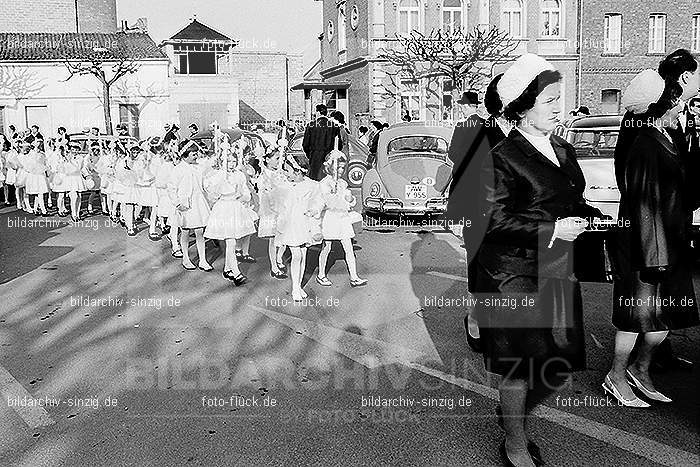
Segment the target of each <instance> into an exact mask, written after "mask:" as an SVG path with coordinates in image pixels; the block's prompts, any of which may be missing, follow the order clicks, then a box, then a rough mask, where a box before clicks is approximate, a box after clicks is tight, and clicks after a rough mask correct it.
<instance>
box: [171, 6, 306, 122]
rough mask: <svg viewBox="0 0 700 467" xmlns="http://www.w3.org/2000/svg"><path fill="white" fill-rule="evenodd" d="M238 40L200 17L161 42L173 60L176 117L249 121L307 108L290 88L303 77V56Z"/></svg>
mask: <svg viewBox="0 0 700 467" xmlns="http://www.w3.org/2000/svg"><path fill="white" fill-rule="evenodd" d="M238 45H239V44H238V41H236V40H233V39H231V38H230V37H228V36H226V35H225V34H222V33H221V32H218V31H216V30H214V29H212V28H210V27H209V26H207V25H205V24H202V23H200V22H199V21H197V19H196V18H193V19H192V20H191V22H190V23H189V24H188V25H186V26H185V27H184V28H183V29H182V30H180V31H179V32H177V33H176V34H175V35H173V36H172V37H171V38H169V39H167V40H165V41H163V42H162V43H161V47H162V48H163V50H164V51H165V53H166V54H167V55H168V57H169V58H170V62H171V66H170V87H171V92H172V96H173V98H172V101H171V114H172V119H173V120H174V121H179V122H180V123H181V124H182V125H188V124H190V123H196V124H197V125H198V126H199V127H200V128H204V127H207V126H208V125H209V124H210V123H211V122H212V121H218V122H219V123H221V124H223V125H224V126H226V127H232V126H235V125H242V126H251V125H256V124H263V125H264V124H266V123H268V122H276V121H277V120H280V119H284V120H287V119H290V118H294V117H296V116H299V115H302V114H303V96H301V95H300V94H299V93H297V92H294V91H292V90H291V89H290V87H291V85H292V83H294V82H296V81H299V80H300V79H301V76H302V73H303V66H302V63H303V58H302V56H301V55H294V54H287V53H284V52H275V51H245V50H236V47H238Z"/></svg>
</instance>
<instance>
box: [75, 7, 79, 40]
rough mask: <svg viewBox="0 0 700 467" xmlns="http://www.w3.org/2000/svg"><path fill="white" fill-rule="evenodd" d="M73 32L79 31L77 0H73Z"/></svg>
mask: <svg viewBox="0 0 700 467" xmlns="http://www.w3.org/2000/svg"><path fill="white" fill-rule="evenodd" d="M75 32H80V26H79V23H78V0H75Z"/></svg>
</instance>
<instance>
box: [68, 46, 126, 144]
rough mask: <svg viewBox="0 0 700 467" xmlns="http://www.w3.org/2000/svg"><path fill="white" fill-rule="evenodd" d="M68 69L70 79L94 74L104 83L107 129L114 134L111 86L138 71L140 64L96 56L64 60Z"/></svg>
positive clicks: (109, 133)
mask: <svg viewBox="0 0 700 467" xmlns="http://www.w3.org/2000/svg"><path fill="white" fill-rule="evenodd" d="M64 65H65V66H66V69H67V70H68V73H69V75H68V78H66V79H65V80H64V81H68V80H70V79H71V78H73V77H74V76H76V75H78V76H82V75H92V76H94V77H95V78H97V80H98V81H99V82H100V84H102V99H100V100H101V102H102V109H103V110H104V117H105V131H106V132H107V134H108V135H111V134H112V110H111V108H110V103H111V97H110V93H111V88H112V85H113V84H114V83H116V82H117V81H119V79H121V78H122V77H123V76H126V75H129V74H133V73H136V72H137V71H138V69H139V68H140V65H139V64H138V63H137V62H136V60H134V59H128V58H120V59H117V60H110V59H108V58H104V59H103V58H100V57H95V58H91V59H89V60H84V61H83V60H81V61H70V60H66V61H65V62H64ZM108 70H109V71H108Z"/></svg>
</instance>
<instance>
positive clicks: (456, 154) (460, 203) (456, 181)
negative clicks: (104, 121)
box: [445, 74, 512, 352]
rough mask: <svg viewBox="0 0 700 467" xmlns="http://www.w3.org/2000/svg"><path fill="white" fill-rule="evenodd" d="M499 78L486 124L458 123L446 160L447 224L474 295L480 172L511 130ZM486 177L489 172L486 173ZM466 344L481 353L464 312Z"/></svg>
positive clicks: (473, 324) (481, 216) (481, 220)
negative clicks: (460, 245) (460, 247)
mask: <svg viewBox="0 0 700 467" xmlns="http://www.w3.org/2000/svg"><path fill="white" fill-rule="evenodd" d="M502 76H503V74H500V75H498V76H496V77H495V78H494V79H493V80H491V83H489V85H488V87H487V88H486V94H485V95H484V106H485V107H486V111H487V112H488V113H489V118H488V119H487V120H484V119H482V118H481V117H479V116H478V115H477V114H474V115H471V116H470V117H469V118H467V119H466V120H464V121H461V122H458V123H457V125H456V127H455V130H454V132H453V133H452V140H451V141H450V149H449V157H450V160H451V161H452V181H451V182H450V190H449V193H450V195H449V199H448V202H447V213H446V215H445V217H446V219H447V221H448V222H449V223H450V224H451V226H453V228H454V229H458V230H457V231H456V232H455V234H456V235H461V236H462V238H463V240H464V247H465V249H466V254H467V288H468V290H469V292H471V293H474V284H475V283H476V277H475V274H476V261H474V258H476V253H477V251H478V250H479V246H480V245H481V242H482V241H483V239H484V231H485V230H486V217H485V213H484V212H483V207H484V206H483V203H481V202H479V200H480V199H483V198H484V193H483V184H482V183H480V179H481V171H482V168H483V167H484V165H485V164H489V165H490V156H489V152H490V151H491V150H492V149H493V148H494V147H495V146H496V145H497V144H498V143H500V142H501V141H503V140H504V139H505V137H506V133H508V132H509V131H510V129H511V127H512V125H511V124H510V122H508V121H507V120H506V119H505V118H504V117H503V115H502V112H503V103H502V102H501V98H500V97H498V90H497V86H498V82H499V81H500V80H501V77H502ZM489 173H490V172H489ZM464 328H465V331H466V335H467V343H468V344H469V346H470V347H471V349H472V350H473V351H474V352H481V351H482V347H481V341H480V337H479V336H480V334H479V324H478V322H477V320H476V317H475V316H474V313H470V312H469V311H467V316H466V317H465V318H464Z"/></svg>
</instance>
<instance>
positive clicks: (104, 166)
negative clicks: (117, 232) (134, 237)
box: [95, 141, 116, 217]
mask: <svg viewBox="0 0 700 467" xmlns="http://www.w3.org/2000/svg"><path fill="white" fill-rule="evenodd" d="M115 158H116V142H114V141H111V142H110V144H109V146H108V147H107V149H106V150H104V151H102V154H101V155H100V158H99V159H98V160H97V164H95V171H96V172H97V175H98V177H99V178H100V204H101V205H102V213H103V214H105V215H106V216H109V217H112V216H113V212H112V211H113V210H114V199H113V194H114V160H115Z"/></svg>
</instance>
